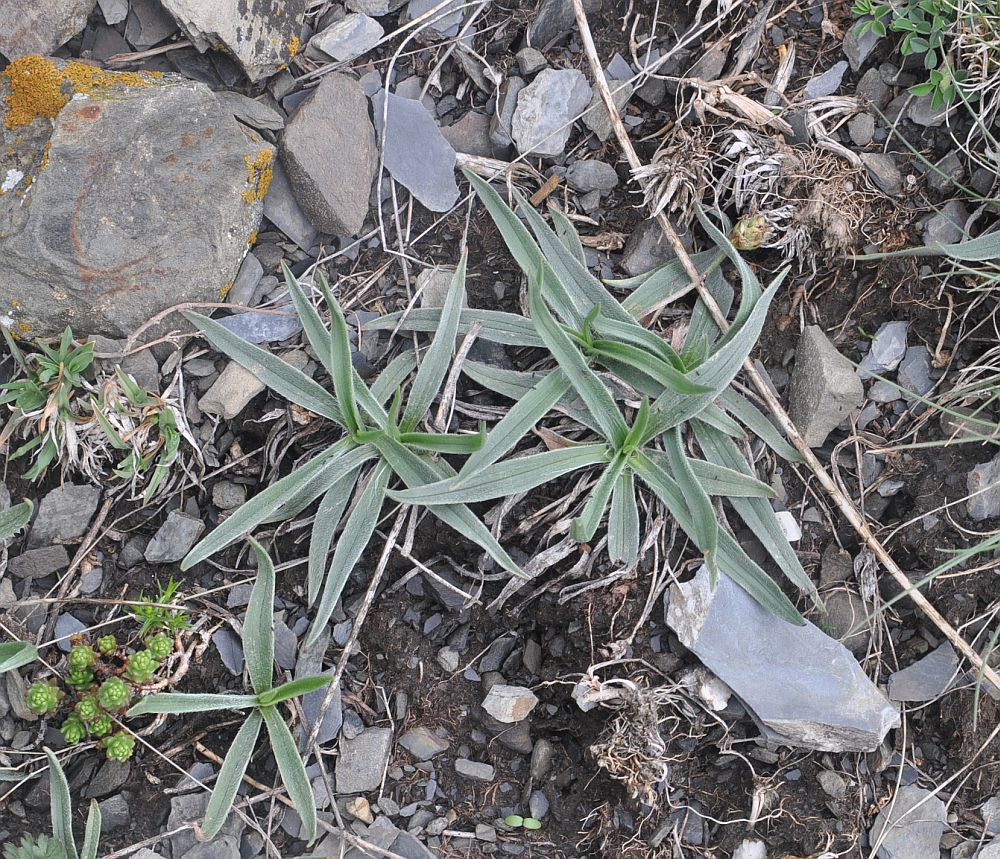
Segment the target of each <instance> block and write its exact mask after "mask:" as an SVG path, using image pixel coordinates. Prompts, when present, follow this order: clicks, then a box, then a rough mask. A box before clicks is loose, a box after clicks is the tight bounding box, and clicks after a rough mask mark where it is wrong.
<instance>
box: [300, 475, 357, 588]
mask: <svg viewBox="0 0 1000 859" xmlns="http://www.w3.org/2000/svg"><path fill="white" fill-rule="evenodd" d="M360 473H361V469H360V468H355V469H353V470H352V471H349V472H348V473H347V474H345V475H343V476H342V477H341V478H340V479H339V480H338V481H337V482H336V483H334V484H333V486H331V487H330V488H329V489H328V490H327V492H326V495H324V496H323V500H322V501H320V503H319V507H318V508H317V510H316V520H315V521H314V522H313V529H312V533H311V534H310V535H309V561H308V568H307V576H306V578H307V582H308V590H309V605H310V606H311V605H312V604H313V603H314V602H315V601H316V597H317V596H319V589H320V587H321V586H322V584H323V578H324V577H325V576H326V558H327V555H329V553H330V545H331V544H332V543H333V535H334V533H335V532H336V530H337V526H338V525H339V524H340V520H341V518H342V517H343V515H344V511H345V510H346V509H347V504H348V502H349V501H350V500H351V493H352V492H353V491H354V486H355V484H356V483H357V482H358V475H359V474H360Z"/></svg>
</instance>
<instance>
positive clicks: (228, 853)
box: [179, 835, 240, 859]
mask: <svg viewBox="0 0 1000 859" xmlns="http://www.w3.org/2000/svg"><path fill="white" fill-rule="evenodd" d="M179 859H240V842H239V841H237V840H236V839H235V838H233V836H232V835H220V836H218V837H217V838H213V839H212V841H211V843H209V844H196V845H195V846H194V847H192V848H191V849H190V850H188V851H187V852H186V853H185V854H184V855H183V856H180V857H179Z"/></svg>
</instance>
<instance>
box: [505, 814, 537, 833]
mask: <svg viewBox="0 0 1000 859" xmlns="http://www.w3.org/2000/svg"><path fill="white" fill-rule="evenodd" d="M503 822H504V823H506V824H507V825H508V826H509V827H510V828H511V829H530V830H534V829H541V828H542V821H540V820H538V819H537V818H534V817H521V815H520V814H508V815H507V816H506V817H505V818H504V820H503Z"/></svg>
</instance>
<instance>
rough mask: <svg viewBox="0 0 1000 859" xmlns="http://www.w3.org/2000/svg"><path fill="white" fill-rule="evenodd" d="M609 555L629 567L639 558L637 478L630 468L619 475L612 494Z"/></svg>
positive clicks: (609, 515)
mask: <svg viewBox="0 0 1000 859" xmlns="http://www.w3.org/2000/svg"><path fill="white" fill-rule="evenodd" d="M608 554H609V555H610V556H611V560H612V561H618V562H622V563H625V564H627V565H629V566H631V565H632V564H634V563H635V561H636V559H637V558H638V557H639V507H638V505H637V504H636V500H635V478H634V477H633V475H632V469H630V468H626V469H625V470H624V471H623V472H622V473H621V474H620V475H619V477H618V480H617V481H616V482H615V488H614V490H613V491H612V493H611V510H610V512H609V513H608Z"/></svg>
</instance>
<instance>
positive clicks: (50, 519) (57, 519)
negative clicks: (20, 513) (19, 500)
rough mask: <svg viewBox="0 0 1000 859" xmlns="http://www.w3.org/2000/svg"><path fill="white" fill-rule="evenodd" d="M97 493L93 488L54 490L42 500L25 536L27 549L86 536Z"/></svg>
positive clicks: (95, 505)
mask: <svg viewBox="0 0 1000 859" xmlns="http://www.w3.org/2000/svg"><path fill="white" fill-rule="evenodd" d="M100 500H101V490H100V489H98V488H97V487H96V486H76V485H74V484H72V483H66V484H64V485H62V486H57V487H56V488H55V489H53V490H52V491H51V492H49V494H48V495H46V496H45V497H44V498H43V499H42V503H41V504H39V505H38V513H37V514H36V516H35V521H34V522H33V523H32V525H31V532H30V533H29V535H28V545H29V546H47V545H49V544H50V543H73V542H77V541H79V540H80V538H81V537H83V535H84V534H86V533H87V526H88V525H89V524H90V520H91V519H92V518H93V516H94V513H95V512H96V511H97V505H98V503H100Z"/></svg>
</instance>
